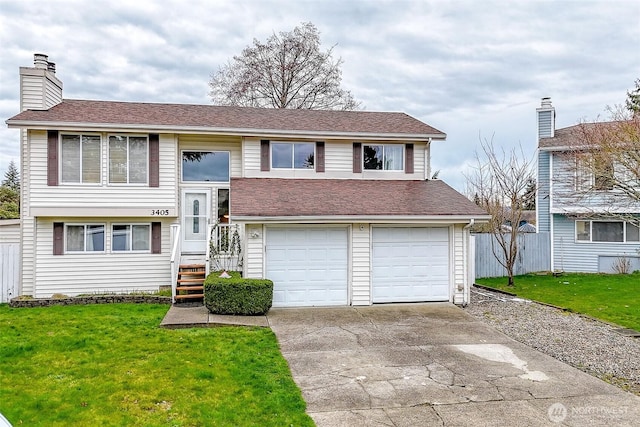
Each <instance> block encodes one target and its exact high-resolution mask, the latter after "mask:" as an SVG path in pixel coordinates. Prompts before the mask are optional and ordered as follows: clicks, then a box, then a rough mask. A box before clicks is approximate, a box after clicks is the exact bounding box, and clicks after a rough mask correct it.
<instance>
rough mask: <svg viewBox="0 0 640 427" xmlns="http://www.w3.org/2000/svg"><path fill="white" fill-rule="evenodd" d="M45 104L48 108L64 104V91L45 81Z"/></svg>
mask: <svg viewBox="0 0 640 427" xmlns="http://www.w3.org/2000/svg"><path fill="white" fill-rule="evenodd" d="M44 102H45V105H46V107H47V108H51V107H53V106H54V105H57V104H59V103H60V102H62V89H60V87H58V86H57V85H56V84H55V83H53V82H52V81H50V80H48V79H47V80H45V86H44Z"/></svg>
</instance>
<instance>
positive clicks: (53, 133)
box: [47, 130, 58, 186]
mask: <svg viewBox="0 0 640 427" xmlns="http://www.w3.org/2000/svg"><path fill="white" fill-rule="evenodd" d="M47 185H51V186H55V185H58V131H57V130H50V131H48V132H47Z"/></svg>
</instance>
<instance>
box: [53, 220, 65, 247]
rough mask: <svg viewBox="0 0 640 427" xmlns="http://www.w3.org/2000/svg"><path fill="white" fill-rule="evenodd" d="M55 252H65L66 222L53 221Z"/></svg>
mask: <svg viewBox="0 0 640 427" xmlns="http://www.w3.org/2000/svg"><path fill="white" fill-rule="evenodd" d="M53 254H54V255H62V254H64V223H62V222H54V223H53Z"/></svg>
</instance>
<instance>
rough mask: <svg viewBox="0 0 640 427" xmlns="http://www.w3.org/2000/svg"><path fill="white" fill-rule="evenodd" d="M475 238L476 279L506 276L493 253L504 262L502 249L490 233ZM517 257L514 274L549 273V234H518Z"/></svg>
mask: <svg viewBox="0 0 640 427" xmlns="http://www.w3.org/2000/svg"><path fill="white" fill-rule="evenodd" d="M474 236H475V242H476V243H475V246H476V254H475V261H476V277H477V278H481V277H500V276H506V275H507V273H506V270H505V268H504V267H503V266H502V265H500V263H499V262H498V260H497V259H496V257H495V256H494V249H495V253H496V254H498V255H499V256H500V259H501V260H504V256H502V254H501V251H502V249H501V248H500V246H499V245H498V242H497V240H496V239H495V237H493V235H492V234H491V233H478V234H474ZM517 239H518V257H517V259H516V263H515V266H514V273H515V274H526V273H533V272H536V271H549V270H550V269H551V246H550V240H549V239H550V236H549V233H519V234H518V237H517Z"/></svg>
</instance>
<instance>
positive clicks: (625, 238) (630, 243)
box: [574, 219, 640, 245]
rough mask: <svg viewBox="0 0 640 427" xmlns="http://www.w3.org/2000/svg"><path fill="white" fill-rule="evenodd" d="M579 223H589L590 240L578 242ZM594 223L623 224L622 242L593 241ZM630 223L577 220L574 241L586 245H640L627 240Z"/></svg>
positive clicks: (638, 242) (637, 242)
mask: <svg viewBox="0 0 640 427" xmlns="http://www.w3.org/2000/svg"><path fill="white" fill-rule="evenodd" d="M578 222H587V223H589V240H578ZM594 222H621V223H622V239H623V240H622V241H621V242H603V241H600V240H593V223H594ZM628 224H629V222H628V221H622V220H604V219H601V220H596V219H594V220H591V219H577V220H575V221H574V239H575V242H576V243H586V244H614V245H619V244H624V245H640V241H628V240H627V225H628Z"/></svg>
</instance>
